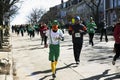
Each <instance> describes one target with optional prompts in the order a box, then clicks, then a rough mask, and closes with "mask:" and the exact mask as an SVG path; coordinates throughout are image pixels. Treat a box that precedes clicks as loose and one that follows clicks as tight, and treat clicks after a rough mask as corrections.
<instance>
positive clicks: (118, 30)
mask: <svg viewBox="0 0 120 80" xmlns="http://www.w3.org/2000/svg"><path fill="white" fill-rule="evenodd" d="M113 36H114V39H115V45H114V46H115V53H116V54H115V56H114V57H113V61H112V64H113V65H115V62H116V60H117V59H118V58H119V56H120V18H119V20H118V23H117V24H116V25H115V29H114V33H113Z"/></svg>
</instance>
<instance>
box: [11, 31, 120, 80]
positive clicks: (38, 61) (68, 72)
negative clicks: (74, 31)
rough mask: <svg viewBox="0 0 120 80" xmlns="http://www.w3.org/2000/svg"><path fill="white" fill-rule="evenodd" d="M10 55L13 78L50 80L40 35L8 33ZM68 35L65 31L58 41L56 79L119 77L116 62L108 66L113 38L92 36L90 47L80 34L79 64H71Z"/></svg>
mask: <svg viewBox="0 0 120 80" xmlns="http://www.w3.org/2000/svg"><path fill="white" fill-rule="evenodd" d="M11 37H12V41H11V43H12V56H13V59H14V61H15V68H16V77H15V80H52V76H51V74H52V73H51V64H50V61H49V60H48V54H49V48H44V45H41V38H40V36H39V35H36V36H35V37H34V38H32V39H30V38H29V36H28V35H27V34H26V33H25V36H23V37H22V36H21V35H19V36H17V34H15V33H11ZM71 39H72V38H71V36H70V35H68V33H67V32H65V40H64V41H63V42H61V52H60V57H59V61H58V65H57V75H56V76H57V78H56V79H57V80H120V74H119V73H120V67H119V66H120V64H119V63H120V61H119V60H117V61H116V65H115V66H113V65H112V59H113V56H114V54H115V53H113V46H114V39H113V36H108V39H109V41H108V42H105V41H104V39H103V42H100V39H99V35H95V37H94V43H95V45H94V46H93V47H92V46H91V45H89V40H88V35H87V34H86V35H85V36H84V44H83V48H82V51H81V56H80V65H79V66H77V67H76V66H75V65H76V64H75V61H74V57H73V46H72V40H71Z"/></svg>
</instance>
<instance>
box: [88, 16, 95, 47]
mask: <svg viewBox="0 0 120 80" xmlns="http://www.w3.org/2000/svg"><path fill="white" fill-rule="evenodd" d="M96 29H97V26H96V24H95V22H94V20H93V18H92V17H91V18H90V22H89V23H88V24H87V32H88V34H89V44H91V45H92V46H94V42H93V37H94V34H95V30H96Z"/></svg>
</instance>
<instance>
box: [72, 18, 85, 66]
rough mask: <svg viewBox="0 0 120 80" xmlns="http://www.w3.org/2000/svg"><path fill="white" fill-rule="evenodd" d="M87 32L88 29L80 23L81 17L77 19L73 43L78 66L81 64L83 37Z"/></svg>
mask: <svg viewBox="0 0 120 80" xmlns="http://www.w3.org/2000/svg"><path fill="white" fill-rule="evenodd" d="M86 32H87V28H86V27H85V26H84V25H83V24H81V23H80V17H79V16H76V17H75V24H74V25H73V26H72V42H73V51H74V58H75V61H76V64H77V65H78V64H79V62H80V59H79V57H80V53H81V49H82V45H83V35H84V34H85V33H86Z"/></svg>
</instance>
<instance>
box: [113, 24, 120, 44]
mask: <svg viewBox="0 0 120 80" xmlns="http://www.w3.org/2000/svg"><path fill="white" fill-rule="evenodd" d="M114 27H115V29H114V33H113V36H114V39H115V43H117V44H120V23H117V24H116V25H115V26H114Z"/></svg>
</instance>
